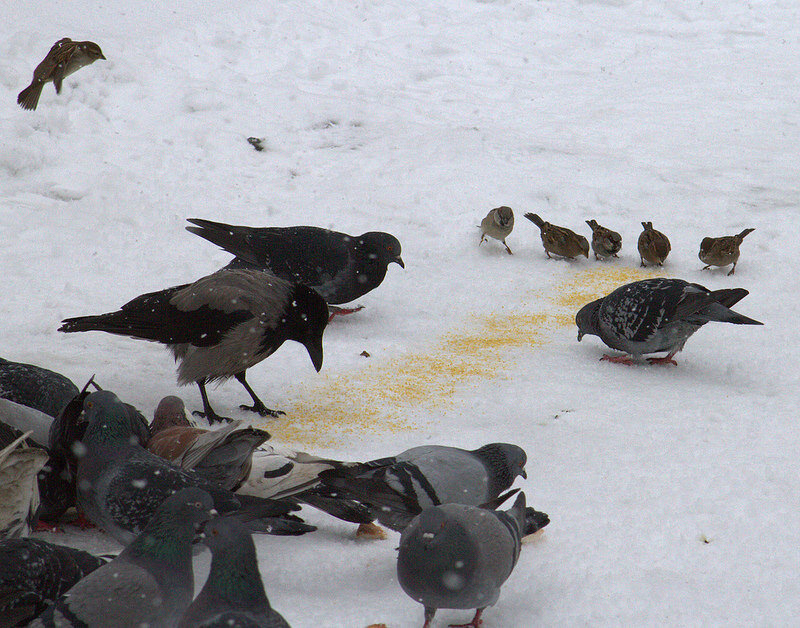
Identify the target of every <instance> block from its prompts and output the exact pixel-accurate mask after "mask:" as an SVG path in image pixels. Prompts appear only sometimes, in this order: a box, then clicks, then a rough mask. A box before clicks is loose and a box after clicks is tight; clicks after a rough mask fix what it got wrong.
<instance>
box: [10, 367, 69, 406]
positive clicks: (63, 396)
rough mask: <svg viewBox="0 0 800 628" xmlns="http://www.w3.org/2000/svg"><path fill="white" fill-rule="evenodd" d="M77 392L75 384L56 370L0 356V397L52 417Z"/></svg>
mask: <svg viewBox="0 0 800 628" xmlns="http://www.w3.org/2000/svg"><path fill="white" fill-rule="evenodd" d="M77 394H78V387H77V386H76V385H75V384H73V383H72V381H71V380H70V379H69V378H68V377H65V376H64V375H61V374H60V373H56V372H54V371H51V370H49V369H46V368H42V367H41V366H36V365H35V364H24V363H22V362H12V361H10V360H4V359H3V358H0V397H1V398H3V399H8V400H9V401H13V402H14V403H19V404H22V405H23V406H28V407H29V408H35V409H36V410H39V411H40V412H44V413H45V414H49V415H50V416H51V417H55V416H58V413H59V412H61V410H62V409H63V408H64V406H65V405H67V403H68V402H69V401H70V399H72V398H73V397H74V396H75V395H77Z"/></svg>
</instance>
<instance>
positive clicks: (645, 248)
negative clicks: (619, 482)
mask: <svg viewBox="0 0 800 628" xmlns="http://www.w3.org/2000/svg"><path fill="white" fill-rule="evenodd" d="M104 58H105V57H104V56H103V54H102V51H101V50H100V48H99V46H97V44H94V43H93V42H74V41H72V40H71V39H69V38H65V39H62V40H60V41H58V42H56V44H55V45H54V46H53V47H52V49H51V50H50V52H49V53H48V55H47V56H46V57H45V59H44V61H42V63H41V64H39V66H38V67H37V68H36V70H35V72H34V76H33V81H32V83H31V85H30V86H29V87H28V88H26V89H25V90H23V91H22V92H21V93H20V95H19V99H18V102H19V104H20V105H21V106H22V107H23V108H26V109H35V108H36V106H37V103H38V100H39V96H40V94H41V91H42V87H43V86H44V84H45V83H47V82H50V81H52V82H53V83H54V85H55V88H56V92H59V91H60V87H61V83H62V81H63V79H64V77H65V76H67V75H69V74H71V73H72V72H75V71H76V70H78V69H80V68H81V67H84V66H86V65H89V64H90V63H92V62H93V61H95V60H97V59H104ZM525 216H526V218H528V219H529V220H531V221H532V222H533V223H534V224H536V225H537V226H538V227H539V229H540V230H541V237H542V243H543V245H544V249H545V252H546V253H547V256H548V257H550V256H551V255H555V256H560V257H565V258H574V257H576V256H579V255H584V256H585V257H587V258H588V256H589V242H588V240H587V239H586V238H585V237H583V236H581V235H579V234H576V233H575V232H573V231H571V230H570V229H567V228H566V227H560V226H557V225H553V224H551V223H548V222H545V221H544V220H542V219H541V218H540V217H539V216H538V215H536V214H532V213H528V214H525ZM189 222H190V223H191V226H189V227H187V230H189V231H190V232H192V233H194V234H197V235H199V236H201V237H203V238H205V239H207V240H209V241H210V242H212V243H214V244H216V245H218V246H220V247H222V248H223V249H225V250H226V251H228V252H230V253H232V254H233V255H234V259H233V260H232V261H231V262H230V263H229V264H228V265H227V266H225V267H224V268H222V269H220V270H219V271H217V272H215V273H212V274H211V275H208V276H206V277H203V278H201V279H198V280H197V281H195V282H193V283H189V284H184V285H180V286H174V287H170V288H166V289H164V290H160V291H157V292H151V293H148V294H143V295H141V296H138V297H136V298H134V299H133V300H131V301H129V302H128V303H126V304H125V305H123V306H121V308H120V309H119V310H118V311H115V312H110V313H106V314H99V315H93V316H79V317H74V318H68V319H66V320H64V321H63V322H62V326H61V327H60V329H59V331H62V332H67V333H71V332H84V331H104V332H107V333H112V334H118V335H124V336H129V337H132V338H139V339H143V340H149V341H155V342H160V343H162V344H165V345H166V346H167V347H168V348H169V349H170V351H171V352H172V353H173V355H174V357H175V359H176V361H177V363H178V381H179V383H180V384H188V383H192V382H194V383H196V384H197V385H198V387H199V389H200V394H201V398H202V402H203V410H202V411H196V412H195V414H197V415H200V416H204V417H205V418H206V419H207V420H208V421H209V423H212V424H213V423H214V422H220V423H225V422H227V424H226V425H224V426H222V427H220V428H219V429H215V430H206V429H201V428H198V427H196V426H194V425H192V423H191V422H190V421H189V420H188V418H187V417H186V412H185V408H184V406H183V402H182V401H181V400H180V399H179V398H177V397H166V398H165V399H163V400H162V401H161V403H160V404H159V405H158V407H157V408H156V411H155V414H154V419H153V421H152V422H151V423H148V422H147V421H146V420H145V418H144V417H143V416H142V414H141V413H140V412H139V411H138V410H137V409H136V408H134V407H133V406H131V405H130V404H127V403H125V402H124V401H122V400H121V399H120V398H119V397H117V395H115V394H114V393H113V392H111V391H107V390H103V389H102V388H101V387H100V386H99V385H98V384H97V383H95V382H94V380H93V379H91V380H90V381H89V382H88V383H87V384H86V386H85V387H84V388H83V390H79V389H78V388H77V387H76V386H75V385H74V384H73V383H72V382H71V381H69V380H68V379H67V378H65V377H64V376H62V375H60V374H58V373H54V372H52V371H49V370H47V369H44V368H42V367H39V366H35V365H30V364H21V363H16V362H9V361H6V360H0V539H2V540H0V628H3V627H5V626H18V625H34V626H106V625H115V626H116V625H119V626H141V625H148V626H269V627H281V626H288V624H287V622H286V621H285V620H284V618H283V617H282V616H281V615H280V614H279V613H278V612H277V611H275V610H274V609H273V608H271V606H270V604H269V601H268V599H267V596H266V593H265V590H264V585H263V580H262V577H261V575H260V573H259V568H258V563H257V560H256V553H255V548H254V545H253V541H252V537H251V535H252V534H273V535H282V536H296V535H301V534H306V533H308V532H312V531H314V530H315V528H314V526H311V525H309V524H307V523H305V522H304V521H303V520H302V519H301V518H300V517H298V516H297V514H296V512H297V511H298V510H300V508H301V506H303V505H308V506H312V507H314V508H318V509H320V510H322V511H324V512H326V513H328V514H330V515H331V516H334V517H337V518H339V519H343V520H345V521H349V522H352V523H354V524H358V525H359V533H363V534H368V535H372V536H375V537H380V536H381V535H382V534H383V532H382V530H381V529H380V528H379V527H378V526H376V525H375V523H374V522H375V521H377V522H379V523H381V524H383V525H384V526H386V527H388V528H391V529H392V530H395V531H398V532H400V533H401V539H400V546H399V551H398V556H397V574H398V581H399V583H400V585H401V587H402V588H403V590H404V591H405V592H406V593H407V594H408V595H409V596H411V597H412V598H413V599H414V600H416V601H418V602H420V603H421V604H423V606H424V609H425V610H424V616H425V626H426V627H427V626H429V625H430V623H431V621H432V619H433V617H434V614H435V612H436V610H437V609H438V608H461V609H475V611H476V612H475V615H474V617H473V619H472V621H471V622H470V623H469V624H465V625H466V626H473V627H477V626H479V625H480V624H481V614H482V612H483V610H484V609H485V608H486V607H487V606H490V605H492V604H494V603H495V602H496V601H497V599H498V596H499V593H500V587H501V585H502V584H503V583H504V582H505V580H506V579H507V578H508V577H509V575H510V574H511V571H512V570H513V568H514V566H515V564H516V562H517V559H518V557H519V553H520V547H521V539H522V538H523V537H524V536H526V535H528V534H532V533H535V532H537V531H538V530H540V529H541V528H543V527H544V526H546V525H547V524H548V523H549V519H548V517H547V515H545V514H544V513H541V512H537V511H536V510H534V509H533V508H531V507H528V506H527V505H526V500H525V495H524V493H520V492H519V489H511V486H512V484H513V483H514V482H515V480H516V478H517V476H522V477H523V478H524V477H526V476H525V464H526V461H527V457H526V454H525V452H524V451H523V450H522V449H521V448H520V447H518V446H516V445H513V444H507V443H491V444H488V445H485V446H483V447H480V448H478V449H475V450H464V449H459V448H456V447H448V446H442V445H431V446H424V447H415V448H412V449H409V450H407V451H404V452H401V453H399V454H397V455H394V456H391V457H387V458H381V459H378V460H373V461H369V462H343V461H337V460H330V459H324V458H320V457H317V456H313V455H311V454H308V453H305V452H299V451H291V450H280V449H278V448H274V447H271V446H268V445H265V442H266V441H267V439H269V434H268V433H267V432H266V431H265V430H262V429H256V428H253V427H248V426H244V425H242V421H233V420H231V419H230V418H228V417H224V416H220V415H219V414H217V412H215V411H214V409H213V408H212V406H211V404H210V402H209V399H208V394H207V390H206V385H207V384H208V383H210V382H214V381H220V380H225V379H229V378H231V377H235V378H236V379H237V380H238V381H239V382H240V383H241V384H242V386H243V387H244V388H245V390H246V391H247V392H248V394H249V395H250V397H251V399H252V405H243V406H241V407H242V409H247V410H251V411H253V412H256V413H258V414H260V415H262V416H278V415H280V414H282V412H281V411H279V410H273V409H270V408H268V407H267V406H266V405H265V404H264V403H263V402H262V401H261V399H259V398H258V396H257V395H256V393H255V392H254V391H253V389H252V388H251V387H250V385H249V384H248V382H247V380H246V377H245V374H246V371H247V369H248V368H250V367H251V366H254V365H255V364H257V363H259V362H260V361H262V360H264V359H265V358H267V357H269V356H270V355H271V354H272V353H274V352H275V351H276V350H277V349H278V348H279V347H280V346H281V345H282V344H283V342H285V341H286V340H293V341H296V342H299V343H301V344H302V345H303V346H304V347H305V348H306V350H307V351H308V354H309V357H310V359H311V362H312V364H313V365H314V368H315V369H316V370H318V371H319V370H320V368H321V367H322V361H323V347H322V338H323V332H324V330H325V328H326V326H327V324H328V323H329V321H330V320H331V319H332V318H333V317H334V316H336V315H338V314H346V313H350V312H353V311H356V310H357V309H358V308H349V307H346V304H348V303H352V302H353V301H354V300H356V299H357V298H359V297H360V296H361V295H363V294H365V293H367V292H369V291H370V290H372V289H374V288H376V287H377V286H378V285H380V283H381V282H382V281H383V279H384V277H385V275H386V272H387V267H388V265H389V264H390V263H397V264H398V265H400V266H401V267H404V264H403V260H402V258H401V246H400V242H399V241H398V240H397V238H395V237H394V236H392V235H390V234H388V233H381V232H370V233H365V234H363V235H360V236H350V235H347V234H344V233H339V232H335V231H330V230H326V229H321V228H317V227H286V228H277V227H263V228H253V227H244V226H235V225H227V224H224V223H218V222H212V221H209V220H201V219H194V218H193V219H189ZM587 224H588V225H589V227H590V228H591V229H592V241H591V247H592V250H593V251H594V254H595V257H596V258H597V259H600V258H609V257H616V256H617V253H618V252H619V251H620V249H621V246H622V238H621V236H620V235H619V234H618V233H616V232H614V231H612V230H610V229H607V228H605V227H603V226H600V225H599V224H598V223H597V222H596V221H594V220H589V221H587ZM513 225H514V214H513V211H512V210H511V208H509V207H506V206H503V207H498V208H495V209H493V210H491V211H490V212H489V213H488V214H487V216H486V217H485V218H484V220H483V221H482V222H481V226H480V229H481V239H480V243H483V241H484V240H485V239H486V238H487V237H490V238H493V239H496V240H499V241H500V242H502V244H503V245H504V246H505V248H506V250H507V251H508V253H509V254H511V249H510V248H509V246H508V244H507V243H506V238H507V237H508V235H509V234H510V233H511V230H512V229H513ZM642 225H643V227H644V231H643V232H642V234H641V235H640V236H639V241H638V249H639V253H640V256H641V263H642V265H645V262H648V263H651V264H659V265H661V264H663V263H664V261H665V259H666V258H667V255H668V254H669V251H670V243H669V240H668V239H667V237H666V236H665V235H664V234H663V233H661V232H659V231H656V230H655V229H653V226H652V223H649V222H647V223H642ZM751 231H752V229H746V230H744V231H743V232H741V233H740V234H738V235H735V236H727V237H723V238H705V239H704V240H703V242H702V244H701V250H700V259H701V260H702V261H703V262H704V263H706V264H707V266H706V268H708V267H710V266H725V265H729V264H733V268H732V269H731V271H730V273H729V274H733V272H734V270H735V267H736V263H737V261H738V258H739V245H740V244H741V242H742V239H743V238H744V237H745V236H746V235H747V234H748V233H750V232H751ZM746 295H747V291H746V290H744V289H742V288H734V289H723V290H714V291H711V290H708V289H706V288H704V287H703V286H700V285H698V284H693V283H689V282H686V281H683V280H680V279H648V280H644V281H637V282H633V283H630V284H627V285H625V286H621V287H619V288H618V289H616V290H615V291H613V292H612V293H611V294H609V295H608V296H606V297H604V298H602V299H598V300H596V301H594V302H592V303H589V304H587V305H585V306H584V307H583V308H582V309H581V310H580V311H579V312H578V313H577V316H576V324H577V326H578V330H579V331H578V340H580V339H581V338H582V336H584V335H586V334H593V335H597V336H599V337H600V338H601V340H602V341H603V342H604V343H605V344H606V345H608V346H609V347H611V348H613V349H617V350H620V351H622V352H624V355H622V356H604V358H603V359H608V360H611V361H614V362H624V363H633V362H635V361H637V360H638V358H639V357H640V356H642V355H647V354H652V353H658V352H663V351H666V352H667V355H666V357H661V358H652V357H651V358H649V360H650V362H653V363H671V364H674V363H675V362H674V360H673V356H674V355H675V353H676V352H677V351H680V350H681V349H682V348H683V345H684V343H685V342H686V340H687V339H688V338H689V337H690V336H691V335H692V334H693V333H694V332H695V331H697V329H699V328H700V327H701V326H702V325H704V324H705V323H707V322H709V321H721V322H729V323H735V324H750V325H760V324H761V323H759V322H758V321H755V320H753V319H750V318H748V317H746V316H743V315H741V314H738V313H736V312H734V311H732V310H731V309H730V308H731V307H732V306H733V305H734V304H735V303H737V302H738V301H739V300H741V299H742V298H743V297H744V296H746ZM342 306H345V307H342ZM515 494H516V498H515V501H514V503H513V505H512V506H511V508H509V509H508V510H505V511H503V510H499V508H500V506H501V505H502V504H503V503H505V502H506V501H507V500H508V499H509V498H511V497H512V496H514V495H515ZM73 509H74V511H75V512H77V513H78V516H79V518H78V521H79V522H80V521H86V522H87V523H88V524H91V525H95V526H97V527H99V528H101V529H102V530H104V531H105V532H106V533H107V534H109V535H111V536H113V537H114V538H115V539H116V540H117V541H119V543H120V544H121V545H123V546H124V549H123V550H122V552H121V553H119V555H117V556H93V555H91V554H89V553H87V552H83V551H80V550H76V549H74V548H69V547H65V546H60V545H56V544H52V543H49V542H47V541H44V540H41V539H32V538H28V534H29V533H30V531H31V529H32V528H33V527H34V526H37V525H39V526H41V525H45V526H55V525H57V524H58V523H59V521H61V520H62V519H63V518H64V517H65V515H66V514H67V513H71V512H73ZM198 541H201V542H202V543H204V544H205V545H206V546H208V548H209V549H210V551H211V554H212V560H211V570H210V574H209V577H208V579H207V581H206V583H205V585H204V586H203V589H202V590H201V591H200V593H199V594H198V595H197V596H196V597H195V596H194V579H193V573H192V553H193V548H194V546H195V544H196V543H197V542H198Z"/></svg>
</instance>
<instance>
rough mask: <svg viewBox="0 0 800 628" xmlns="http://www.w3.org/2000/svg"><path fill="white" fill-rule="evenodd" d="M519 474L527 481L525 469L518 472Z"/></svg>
mask: <svg viewBox="0 0 800 628" xmlns="http://www.w3.org/2000/svg"><path fill="white" fill-rule="evenodd" d="M519 474H520V475H521V476H522V477H523V479H525V480H527V479H528V474H527V473H525V469H523V470H522V471H520V472H519Z"/></svg>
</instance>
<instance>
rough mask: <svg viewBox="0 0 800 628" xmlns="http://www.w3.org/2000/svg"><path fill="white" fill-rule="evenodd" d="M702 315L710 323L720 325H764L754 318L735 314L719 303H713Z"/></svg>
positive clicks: (701, 312)
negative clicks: (713, 322) (715, 322)
mask: <svg viewBox="0 0 800 628" xmlns="http://www.w3.org/2000/svg"><path fill="white" fill-rule="evenodd" d="M700 314H702V315H703V316H704V317H705V318H707V319H708V320H710V321H717V322H719V323H733V324H734V325H763V324H764V323H762V322H760V321H757V320H755V319H752V318H748V317H747V316H744V315H743V314H739V313H738V312H734V311H733V310H731V309H729V308H727V307H725V306H724V305H721V304H719V303H712V304H711V305H708V306H707V307H704V308H703V309H702V310H701V311H700Z"/></svg>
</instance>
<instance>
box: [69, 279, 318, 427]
mask: <svg viewBox="0 0 800 628" xmlns="http://www.w3.org/2000/svg"><path fill="white" fill-rule="evenodd" d="M327 323H328V308H327V305H326V304H325V300H324V299H323V298H322V297H320V296H319V295H318V294H317V293H316V292H314V291H313V290H311V289H310V288H308V287H306V286H303V285H300V284H296V283H291V282H288V281H284V280H283V279H279V278H278V277H276V276H274V275H272V274H271V273H268V272H263V271H258V270H248V269H237V270H233V269H223V270H220V271H217V272H216V273H214V274H212V275H208V276H206V277H203V278H202V279H198V280H197V281H195V282H194V283H192V284H183V285H180V286H175V287H174V288H167V289H166V290H161V291H159V292H151V293H148V294H143V295H141V296H139V297H136V298H135V299H133V300H132V301H130V302H128V303H126V304H125V305H123V306H122V308H121V309H120V310H119V311H117V312H111V313H108V314H100V315H97V316H79V317H77V318H68V319H66V320H64V321H63V325H62V326H61V327H60V328H59V331H63V332H75V331H91V330H97V331H105V332H108V333H111V334H118V335H121V336H130V337H132V338H141V339H143V340H153V341H156V342H161V343H163V344H165V345H167V347H168V348H169V349H170V350H171V351H172V353H173V354H174V356H175V360H176V361H178V362H180V364H179V366H178V383H179V384H181V385H186V384H188V383H190V382H195V383H196V384H197V385H198V386H199V388H200V395H201V396H202V398H203V413H196V414H200V415H201V416H205V417H206V418H207V419H208V420H209V421H210V422H214V421H222V420H230V419H228V418H227V417H221V416H219V415H218V414H217V413H216V412H214V410H213V409H212V408H211V405H210V404H209V402H208V395H207V394H206V384H207V383H208V382H213V381H220V380H226V379H229V378H230V377H235V378H236V379H237V380H239V382H241V384H242V386H244V388H245V390H246V391H247V392H248V393H249V394H250V396H251V397H252V398H253V405H252V406H245V405H243V406H241V408H242V409H243V410H251V411H253V412H258V413H259V414H260V415H261V416H267V415H271V416H277V415H278V414H283V413H282V412H279V411H276V410H270V409H269V408H267V407H266V406H265V405H264V403H263V402H262V401H261V400H260V399H259V398H258V397H257V396H256V393H255V392H254V391H253V389H252V388H251V387H250V385H249V384H248V383H247V380H246V379H245V371H246V370H247V369H248V368H250V367H251V366H254V365H256V364H258V363H259V362H261V360H263V359H265V358H267V357H269V356H270V355H272V354H273V353H274V352H275V351H277V349H278V348H279V347H280V346H281V345H282V344H283V343H284V341H286V340H294V341H296V342H299V343H300V344H302V345H303V346H305V348H306V349H307V350H308V354H309V356H310V357H311V362H312V363H313V364H314V368H315V369H316V370H317V371H319V370H320V369H321V368H322V333H323V331H324V330H325V326H326V325H327Z"/></svg>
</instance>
